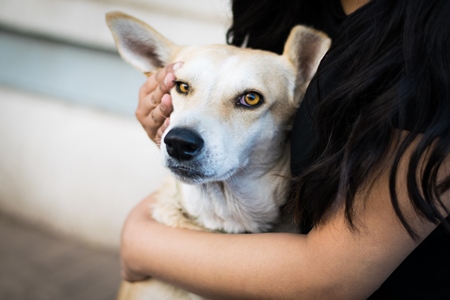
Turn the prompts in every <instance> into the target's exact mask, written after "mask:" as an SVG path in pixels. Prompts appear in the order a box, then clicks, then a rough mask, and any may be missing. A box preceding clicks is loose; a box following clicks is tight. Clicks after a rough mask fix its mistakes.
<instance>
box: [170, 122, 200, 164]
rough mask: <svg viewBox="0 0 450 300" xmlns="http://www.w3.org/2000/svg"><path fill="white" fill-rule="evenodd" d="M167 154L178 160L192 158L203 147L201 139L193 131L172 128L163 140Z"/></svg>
mask: <svg viewBox="0 0 450 300" xmlns="http://www.w3.org/2000/svg"><path fill="white" fill-rule="evenodd" d="M164 143H165V144H166V149H167V153H168V154H169V155H170V156H171V157H173V158H176V159H178V160H190V159H192V158H194V157H195V156H196V155H197V154H198V153H199V152H200V150H201V149H202V147H203V139H202V138H201V137H200V136H199V135H198V134H197V133H196V132H194V131H192V130H189V129H186V128H174V129H172V130H170V131H169V133H167V135H166V137H165V138H164Z"/></svg>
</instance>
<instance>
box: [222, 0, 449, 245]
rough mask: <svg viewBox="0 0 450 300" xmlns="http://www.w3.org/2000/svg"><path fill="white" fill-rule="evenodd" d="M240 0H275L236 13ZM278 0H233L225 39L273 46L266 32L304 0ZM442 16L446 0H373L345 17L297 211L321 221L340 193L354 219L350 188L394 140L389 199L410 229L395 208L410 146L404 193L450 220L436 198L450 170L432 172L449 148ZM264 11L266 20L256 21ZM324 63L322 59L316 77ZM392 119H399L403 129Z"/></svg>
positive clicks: (366, 176) (427, 212) (298, 188)
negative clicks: (332, 84) (441, 174)
mask: <svg viewBox="0 0 450 300" xmlns="http://www.w3.org/2000/svg"><path fill="white" fill-rule="evenodd" d="M243 2H246V3H247V4H245V5H247V6H249V7H250V5H254V4H256V3H263V4H264V5H265V4H268V3H271V4H272V5H273V6H269V7H266V8H264V9H263V8H262V6H264V5H263V4H258V5H257V7H256V9H257V11H258V12H259V13H258V14H257V16H254V17H253V19H252V18H250V17H247V18H243V16H245V15H247V16H248V15H249V14H250V12H249V11H250V10H249V9H247V10H244V11H246V12H247V13H246V14H245V13H243V14H241V15H240V14H238V12H237V11H236V9H238V6H241V7H240V8H239V9H242V5H244V4H243ZM250 2H254V3H253V4H250ZM290 2H295V1H290ZM276 3H278V2H277V1H268V0H266V1H242V0H241V1H239V0H238V1H233V13H234V14H235V19H234V23H233V26H232V27H231V28H230V30H229V32H228V37H229V39H228V41H229V43H232V44H239V42H240V41H241V39H242V38H243V37H244V36H245V35H246V34H248V35H249V37H250V39H249V42H252V44H251V46H252V47H254V48H262V49H267V50H271V49H274V48H275V46H267V45H266V44H267V43H268V41H271V42H273V43H280V41H278V40H277V39H276V38H272V36H276V35H277V34H279V33H280V32H283V33H284V32H285V30H286V29H287V27H289V26H292V25H295V21H292V20H293V18H294V17H293V16H294V15H295V14H296V12H297V13H298V10H299V9H302V7H303V8H304V7H305V5H306V3H309V1H299V2H298V3H297V4H292V5H294V6H295V7H291V8H292V9H289V8H286V7H284V8H283V11H282V10H281V5H280V4H276ZM275 6H279V8H278V9H277V10H276V9H275V8H274V7H275ZM261 10H265V12H264V11H261ZM284 11H285V12H286V14H287V15H288V16H287V17H286V18H285V19H283V18H282V16H283V14H284ZM268 12H270V14H268ZM273 14H275V16H274V17H273V19H271V18H270V17H269V15H273ZM449 16H450V1H447V0H407V1H402V0H371V1H370V2H368V3H367V4H366V5H364V6H363V7H362V8H360V9H359V10H358V11H357V12H356V13H354V14H351V15H350V16H349V17H348V18H347V19H346V20H345V22H344V23H343V24H342V27H341V32H340V34H339V36H338V37H337V38H336V39H335V40H334V41H333V45H332V47H331V49H330V51H329V53H328V54H327V56H328V55H331V54H332V53H339V55H338V56H336V59H335V60H334V61H333V62H331V64H330V65H329V66H328V67H330V68H332V67H333V66H345V68H343V69H342V72H341V74H340V76H339V84H338V85H337V87H336V88H335V89H334V90H333V91H332V92H331V93H329V94H328V95H325V96H324V97H320V98H319V99H318V101H319V105H318V108H317V118H316V120H315V121H316V126H317V132H318V133H319V140H320V142H319V143H318V147H317V149H316V151H315V159H314V162H313V163H312V164H311V165H310V166H309V167H308V168H306V170H304V171H303V172H302V174H301V175H300V176H299V177H298V178H295V180H294V183H293V185H294V193H293V195H294V196H293V199H291V200H292V201H291V202H290V203H291V204H292V206H293V207H294V210H295V216H296V219H297V220H299V219H301V218H302V217H303V216H304V215H305V212H306V211H308V212H309V215H310V217H311V219H312V224H313V225H317V224H319V223H320V222H321V221H322V220H323V219H324V216H325V214H326V213H327V212H328V211H329V210H330V208H331V207H332V205H333V203H335V201H336V199H337V197H338V196H342V198H343V199H344V200H345V215H346V219H347V221H348V223H349V226H350V227H352V228H355V225H354V221H353V220H354V215H353V207H354V202H355V195H356V194H357V192H359V191H360V190H361V187H363V186H365V185H368V186H370V184H371V183H372V182H373V181H372V182H371V181H370V180H373V174H374V172H375V173H376V172H379V170H380V168H382V167H383V166H385V165H386V162H387V161H388V159H390V158H388V157H387V155H388V152H389V151H390V150H389V149H395V151H394V152H395V153H394V156H395V157H394V158H393V164H392V166H391V169H390V178H389V190H390V196H391V202H392V205H393V208H394V209H395V212H396V214H397V216H398V218H399V220H400V221H401V222H402V224H403V226H404V228H405V229H406V230H407V232H408V233H409V234H410V236H411V237H413V238H416V237H417V235H416V231H415V229H414V228H412V226H411V225H410V224H409V223H408V220H407V218H405V215H404V213H403V211H402V209H401V208H400V205H399V201H398V193H397V191H398V189H399V187H398V186H397V185H396V182H398V180H397V179H398V178H397V177H398V173H399V166H400V161H401V159H402V158H403V157H404V155H405V153H406V151H407V150H408V149H411V148H412V149H413V150H412V156H411V157H410V159H409V161H408V162H407V175H406V180H405V181H406V185H407V192H408V195H409V198H410V200H411V203H412V204H413V206H414V208H415V210H416V212H417V213H418V214H419V215H421V216H423V217H424V218H425V219H427V220H429V221H431V222H433V223H435V224H438V223H441V222H442V223H443V224H445V225H446V227H447V229H450V226H449V224H448V222H447V221H446V215H448V210H447V209H445V207H444V205H443V203H442V200H441V197H442V194H443V193H444V192H445V191H448V190H449V189H450V176H447V177H445V178H444V179H443V180H441V181H440V182H438V178H437V175H438V170H439V169H440V167H441V166H442V164H443V162H444V160H445V159H446V158H448V156H449V153H450V151H449V150H450V17H449ZM279 20H283V21H282V22H281V25H280V29H279V30H275V31H274V34H273V35H270V34H269V33H268V31H269V30H272V28H276V22H278V21H279ZM265 21H267V22H268V23H269V24H265V25H264V24H263V25H261V24H262V23H264V22H265ZM255 26H257V27H259V26H260V28H259V29H254V28H255ZM254 32H266V34H269V36H270V38H267V36H266V40H265V41H262V40H261V41H258V38H259V35H258V34H257V35H256V36H257V37H256V38H254V39H253V40H252V37H253V36H254ZM282 38H285V36H284V35H282ZM259 43H260V44H259ZM281 44H283V42H281ZM327 56H326V57H325V59H326V58H327ZM319 69H320V68H319ZM326 71H327V68H322V69H320V72H319V73H318V74H317V80H318V81H320V79H321V74H324V73H326ZM399 128H400V129H404V130H403V132H402V135H401V136H400V135H399V134H398V133H399V130H397V129H399ZM417 140H418V142H417ZM408 151H409V150H408ZM424 158H425V159H424ZM376 174H377V173H376ZM442 209H444V211H445V213H444V214H443V213H442Z"/></svg>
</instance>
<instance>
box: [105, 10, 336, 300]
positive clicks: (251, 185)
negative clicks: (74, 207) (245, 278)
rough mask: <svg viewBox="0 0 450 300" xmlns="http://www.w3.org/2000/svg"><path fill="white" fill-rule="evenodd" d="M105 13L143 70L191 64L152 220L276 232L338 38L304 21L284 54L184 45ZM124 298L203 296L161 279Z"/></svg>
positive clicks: (178, 96)
mask: <svg viewBox="0 0 450 300" xmlns="http://www.w3.org/2000/svg"><path fill="white" fill-rule="evenodd" d="M106 21H107V24H108V26H109V28H110V30H111V32H112V34H113V37H114V40H115V43H116V46H117V49H118V51H119V53H120V55H121V56H122V58H123V59H124V60H125V61H127V62H128V63H130V64H131V65H132V66H134V67H136V68H137V69H138V70H140V71H141V72H143V73H144V74H147V75H148V74H150V72H152V71H155V70H157V69H159V68H162V67H164V66H166V65H168V64H170V63H173V62H176V61H183V62H184V65H183V67H182V68H181V69H178V70H177V71H175V76H176V85H175V87H174V88H173V89H172V90H171V92H170V94H171V96H172V101H173V112H172V114H171V116H170V125H169V127H168V128H167V129H166V131H165V132H164V134H163V136H162V142H161V145H160V150H161V155H162V162H163V164H164V166H165V167H167V168H168V169H169V170H170V172H171V174H172V175H173V176H171V178H169V179H168V180H167V182H165V183H164V184H163V186H162V187H161V188H160V189H159V191H158V192H157V194H156V196H155V197H156V201H155V204H154V206H153V207H152V208H151V213H152V216H153V218H154V219H156V220H157V221H159V222H161V223H164V224H166V225H169V226H174V227H181V228H189V229H195V230H206V231H215V232H224V233H256V232H265V231H269V230H271V229H272V228H273V226H274V225H275V224H277V223H279V221H280V207H281V206H282V205H283V204H284V203H285V200H286V198H287V192H288V186H287V180H286V177H288V176H289V160H290V154H289V142H288V134H289V131H290V129H291V126H292V120H293V116H294V113H295V111H296V109H297V108H298V106H299V104H300V101H301V99H302V97H303V95H304V92H305V90H306V88H307V86H308V84H309V82H310V80H311V79H312V77H313V75H314V74H315V72H316V70H317V67H318V64H319V62H320V60H321V59H322V57H323V56H324V55H325V53H326V51H327V50H328V48H329V46H330V43H331V41H330V39H329V38H328V37H327V36H326V35H324V34H323V33H321V32H319V31H316V30H313V29H311V28H308V27H304V26H296V27H294V28H293V29H292V31H291V33H290V35H289V37H288V39H287V42H286V44H285V47H284V52H283V54H282V55H278V54H275V53H271V52H267V51H262V50H254V49H246V48H239V47H234V46H230V45H207V46H189V47H182V46H178V45H175V44H174V43H172V42H171V41H169V40H168V39H166V38H165V37H163V36H162V35H161V34H159V33H158V32H157V31H155V30H154V29H153V28H151V27H150V26H149V25H147V24H145V23H144V22H142V21H140V20H138V19H135V18H133V17H131V16H129V15H126V14H124V13H121V12H111V13H108V14H107V15H106ZM118 298H119V299H121V300H124V299H128V300H129V299H133V300H135V299H158V300H161V299H202V298H200V297H199V296H196V295H194V294H190V293H188V292H186V291H184V290H181V289H178V288H176V287H173V286H170V285H168V284H165V283H163V282H160V281H158V280H155V279H150V280H148V281H143V282H138V283H123V284H122V287H121V290H120V292H119V296H118Z"/></svg>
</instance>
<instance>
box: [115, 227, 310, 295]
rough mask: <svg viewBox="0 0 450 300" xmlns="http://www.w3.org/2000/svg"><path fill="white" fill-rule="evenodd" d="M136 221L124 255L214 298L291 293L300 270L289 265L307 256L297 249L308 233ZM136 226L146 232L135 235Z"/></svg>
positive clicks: (133, 263) (144, 268)
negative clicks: (230, 231) (238, 231)
mask: <svg viewBox="0 0 450 300" xmlns="http://www.w3.org/2000/svg"><path fill="white" fill-rule="evenodd" d="M133 222H134V223H135V224H128V225H127V227H126V228H128V230H129V231H124V242H123V248H122V251H123V252H122V255H123V256H124V259H126V260H127V264H129V265H131V266H132V268H134V269H136V270H137V271H138V272H140V273H141V274H152V276H154V277H156V278H159V279H161V280H164V281H167V282H169V283H171V284H174V285H176V286H179V287H182V288H185V289H187V290H189V291H192V292H194V293H198V294H200V295H203V296H206V297H209V298H213V299H218V298H222V297H224V298H227V299H230V298H231V299H233V298H239V299H245V298H249V299H251V298H253V299H262V297H264V296H268V295H270V297H269V298H282V299H288V298H287V296H286V294H287V293H289V281H291V280H290V279H291V278H293V277H294V276H296V275H295V274H292V273H291V274H289V273H290V272H292V271H293V270H290V269H292V264H293V261H298V260H299V259H301V258H299V257H302V256H299V255H298V252H297V251H299V252H300V251H302V250H301V246H300V245H299V242H300V241H301V240H304V239H305V236H301V235H290V234H255V235H252V236H250V235H227V234H217V233H206V232H198V231H192V230H184V229H176V228H170V227H167V226H165V225H162V224H159V223H156V222H155V221H151V220H149V219H147V220H145V221H144V220H143V219H142V221H138V220H134V221H133ZM125 230H127V229H125ZM136 232H140V233H142V234H143V235H144V234H145V235H146V236H143V237H138V238H136V237H133V236H132V235H133V234H135V233H136ZM127 240H128V241H127ZM300 244H301V242H300ZM289 249H296V251H295V252H293V251H290V250H289ZM280 279H281V281H284V280H286V284H285V285H283V284H280Z"/></svg>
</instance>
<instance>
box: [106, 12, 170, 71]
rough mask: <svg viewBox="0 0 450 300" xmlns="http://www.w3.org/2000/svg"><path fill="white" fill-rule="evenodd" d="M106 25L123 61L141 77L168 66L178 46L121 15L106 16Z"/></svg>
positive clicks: (145, 26)
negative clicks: (138, 72)
mask: <svg viewBox="0 0 450 300" xmlns="http://www.w3.org/2000/svg"><path fill="white" fill-rule="evenodd" d="M106 23H107V24H108V27H109V29H110V30H111V32H112V34H113V37H114V41H115V42H116V46H117V50H118V51H119V53H120V55H121V56H122V58H123V59H124V60H125V61H127V62H128V63H130V64H131V65H132V66H134V67H135V68H137V69H138V70H140V71H141V72H143V73H144V74H148V73H149V72H151V71H154V70H156V69H158V68H161V67H164V66H166V65H168V64H169V63H171V61H170V60H171V58H172V56H173V54H174V52H175V51H176V49H177V48H178V47H177V46H176V45H175V44H173V43H172V42H170V41H169V40H167V39H166V38H164V37H163V36H162V35H161V34H159V33H158V32H157V31H156V30H154V29H153V28H151V27H150V26H149V25H147V24H145V23H144V22H142V21H140V20H138V19H136V18H133V17H132V16H129V15H127V14H124V13H122V12H110V13H107V14H106Z"/></svg>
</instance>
